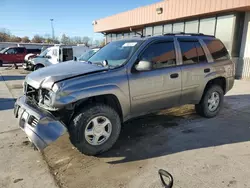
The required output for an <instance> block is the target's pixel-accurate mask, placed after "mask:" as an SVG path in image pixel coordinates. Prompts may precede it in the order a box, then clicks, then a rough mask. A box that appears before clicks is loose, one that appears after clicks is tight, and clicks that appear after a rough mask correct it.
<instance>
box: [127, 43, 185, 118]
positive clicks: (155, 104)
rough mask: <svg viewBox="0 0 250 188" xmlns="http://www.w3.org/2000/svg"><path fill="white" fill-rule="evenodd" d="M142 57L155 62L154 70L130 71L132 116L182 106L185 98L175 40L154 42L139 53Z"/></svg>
mask: <svg viewBox="0 0 250 188" xmlns="http://www.w3.org/2000/svg"><path fill="white" fill-rule="evenodd" d="M140 60H144V61H150V62H152V63H153V69H152V70H150V71H144V72H138V71H131V73H130V74H129V86H130V97H131V112H132V116H137V115H143V114H145V113H149V112H151V111H154V110H159V109H162V108H168V107H172V106H175V105H178V104H179V100H180V97H181V69H180V68H179V67H178V66H176V52H175V45H174V42H173V41H160V42H155V43H153V44H150V45H149V46H148V47H147V48H146V49H145V51H144V52H143V53H142V54H141V55H139V61H140ZM137 63H138V62H137Z"/></svg>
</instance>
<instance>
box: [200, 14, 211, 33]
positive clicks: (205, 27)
mask: <svg viewBox="0 0 250 188" xmlns="http://www.w3.org/2000/svg"><path fill="white" fill-rule="evenodd" d="M214 31H215V18H206V19H201V20H200V30H199V32H200V33H203V34H206V35H214Z"/></svg>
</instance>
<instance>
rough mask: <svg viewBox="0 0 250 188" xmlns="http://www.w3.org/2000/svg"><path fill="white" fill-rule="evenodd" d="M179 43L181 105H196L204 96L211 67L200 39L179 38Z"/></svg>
mask: <svg viewBox="0 0 250 188" xmlns="http://www.w3.org/2000/svg"><path fill="white" fill-rule="evenodd" d="M178 41H179V46H180V53H181V57H182V65H181V72H182V80H181V83H182V96H181V104H196V103H198V102H199V101H200V99H201V96H202V94H203V90H204V87H205V85H206V78H205V77H206V75H207V74H209V72H210V71H211V70H210V65H209V63H208V61H207V57H206V54H205V52H204V49H203V47H202V45H201V43H200V41H199V40H198V39H195V38H194V39H188V38H186V39H184V38H179V39H178Z"/></svg>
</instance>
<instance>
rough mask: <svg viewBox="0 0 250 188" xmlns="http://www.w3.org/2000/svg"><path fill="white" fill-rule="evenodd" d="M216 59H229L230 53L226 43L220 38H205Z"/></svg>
mask: <svg viewBox="0 0 250 188" xmlns="http://www.w3.org/2000/svg"><path fill="white" fill-rule="evenodd" d="M204 42H205V43H206V45H207V48H208V50H209V51H210V53H211V55H212V57H213V59H214V61H219V60H228V59H229V58H230V57H229V54H228V51H227V49H226V48H225V46H224V44H223V43H222V42H221V41H220V40H204Z"/></svg>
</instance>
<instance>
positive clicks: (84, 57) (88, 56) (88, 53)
mask: <svg viewBox="0 0 250 188" xmlns="http://www.w3.org/2000/svg"><path fill="white" fill-rule="evenodd" d="M97 51H98V49H94V50H89V51H87V52H85V53H84V54H82V55H81V56H80V57H79V61H87V60H88V59H89V58H90V57H91V56H92V55H94V54H95V53H96V52H97Z"/></svg>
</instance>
